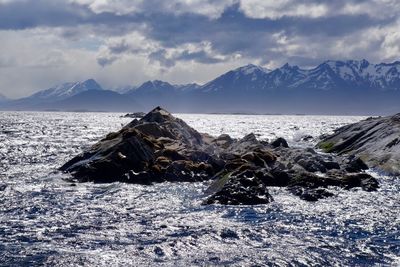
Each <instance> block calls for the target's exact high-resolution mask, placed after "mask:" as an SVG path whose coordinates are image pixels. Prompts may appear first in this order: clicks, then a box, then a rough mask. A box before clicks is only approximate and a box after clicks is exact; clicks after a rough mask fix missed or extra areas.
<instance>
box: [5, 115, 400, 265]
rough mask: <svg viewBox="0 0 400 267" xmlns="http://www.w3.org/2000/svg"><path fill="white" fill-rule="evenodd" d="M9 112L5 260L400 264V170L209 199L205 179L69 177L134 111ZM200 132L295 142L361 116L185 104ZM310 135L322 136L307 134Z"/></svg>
mask: <svg viewBox="0 0 400 267" xmlns="http://www.w3.org/2000/svg"><path fill="white" fill-rule="evenodd" d="M120 115H121V114H116V113H50V112H48V113H40V112H2V113H0V266H36V265H45V266H46V265H47V266H77V265H78V266H79V265H81V266H129V265H133V266H192V265H201V266H204V265H207V266H209V265H233V266H254V265H256V266H257V265H272V266H287V265H296V266H297V265H298V266H309V265H319V266H331V265H335V266H342V265H352V266H357V265H358V266H365V265H385V266H399V265H400V216H399V214H400V179H399V178H398V177H397V178H396V177H386V176H382V175H379V174H377V173H373V172H371V174H373V175H374V176H376V177H377V178H378V180H379V182H380V185H381V186H380V189H379V190H378V191H377V192H364V191H362V190H359V189H353V190H350V191H346V190H342V189H338V188H329V190H330V191H331V192H333V193H334V196H333V197H331V198H327V199H323V200H320V201H318V202H315V203H310V202H306V201H303V200H300V199H299V198H298V197H295V196H293V195H291V194H290V193H288V192H287V190H286V189H284V188H270V192H271V194H272V195H273V197H274V199H275V201H274V202H273V203H271V204H268V205H258V206H219V205H216V206H202V205H201V202H202V200H203V199H204V198H205V196H204V193H203V192H204V190H205V188H207V185H208V183H195V184H191V183H163V184H157V185H153V186H141V185H131V184H122V183H112V184H93V183H82V184H71V183H70V182H67V181H66V180H64V178H67V175H65V174H61V173H59V172H57V168H58V167H59V166H61V165H62V164H63V163H65V162H66V161H67V160H68V159H70V158H71V157H73V156H74V155H76V154H78V153H79V152H81V151H82V150H83V149H85V148H87V147H89V146H90V145H92V144H94V143H95V142H96V141H97V140H99V139H100V138H101V137H103V136H104V135H106V134H107V133H108V132H110V131H116V130H118V129H119V128H120V127H121V126H122V125H124V124H126V123H128V122H129V121H130V119H126V118H120V117H119V116H120ZM177 116H178V117H180V118H182V119H184V120H185V121H186V122H187V123H188V124H190V125H191V126H193V127H194V128H196V129H197V130H199V131H201V132H208V133H210V134H212V135H219V134H221V133H228V134H231V135H232V136H233V137H241V136H244V135H245V134H247V133H250V132H254V133H255V134H256V135H257V136H258V137H259V138H260V139H269V140H271V139H273V138H275V137H277V136H282V137H284V138H286V139H288V141H289V144H290V145H292V146H313V145H314V144H315V142H316V139H315V137H317V136H318V135H320V134H322V133H329V132H331V131H332V130H333V129H334V128H337V127H339V126H342V125H345V124H347V123H351V122H355V121H358V120H360V119H362V117H348V116H344V117H340V116H261V115H260V116H258V115H252V116H250V115H249V116H247V115H198V114H196V115H194V114H177ZM304 136H313V137H314V139H311V138H309V140H308V141H304V140H302V138H303V137H304Z"/></svg>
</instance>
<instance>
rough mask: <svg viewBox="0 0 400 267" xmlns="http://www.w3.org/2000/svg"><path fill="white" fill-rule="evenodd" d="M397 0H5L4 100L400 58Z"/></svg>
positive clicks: (0, 11)
mask: <svg viewBox="0 0 400 267" xmlns="http://www.w3.org/2000/svg"><path fill="white" fill-rule="evenodd" d="M399 14H400V1H398V0H335V1H330V0H329V1H322V0H218V1H217V0H0V93H1V94H3V95H6V96H8V97H10V98H18V97H22V96H26V95H29V94H31V93H33V92H35V91H38V90H41V89H45V88H49V87H51V86H53V85H55V84H59V83H64V82H69V81H80V80H86V79H89V78H94V79H96V80H97V81H98V82H99V83H100V84H101V85H102V86H103V87H105V88H116V87H119V86H125V85H139V84H141V83H142V82H145V81H147V80H154V79H160V80H164V81H168V82H171V83H176V84H183V83H192V82H197V83H200V84H201V83H204V82H206V81H209V80H211V79H213V78H215V77H217V76H218V75H220V74H222V73H224V72H226V71H228V70H231V69H233V68H237V67H240V66H243V65H246V64H249V63H252V64H257V65H261V66H263V67H266V68H270V69H273V68H276V67H280V66H282V65H284V64H285V63H286V62H289V63H290V64H291V65H298V66H300V67H303V68H309V67H313V66H316V65H318V64H320V63H321V62H323V61H325V60H328V59H332V60H347V59H364V58H365V59H367V60H369V61H370V62H373V63H380V62H393V61H396V60H399V56H400V15H399Z"/></svg>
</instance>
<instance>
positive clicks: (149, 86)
mask: <svg viewBox="0 0 400 267" xmlns="http://www.w3.org/2000/svg"><path fill="white" fill-rule="evenodd" d="M175 90H176V88H175V86H173V85H172V84H170V83H167V82H163V81H159V80H154V81H147V82H145V83H143V84H142V85H141V86H139V87H137V88H134V89H132V90H130V91H128V92H126V93H125V94H126V95H132V96H141V95H158V94H161V95H169V94H173V93H174V92H175Z"/></svg>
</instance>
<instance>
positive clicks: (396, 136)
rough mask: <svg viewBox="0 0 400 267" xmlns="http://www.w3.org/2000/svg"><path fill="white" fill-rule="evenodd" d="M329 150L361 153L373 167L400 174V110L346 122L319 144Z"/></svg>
mask: <svg viewBox="0 0 400 267" xmlns="http://www.w3.org/2000/svg"><path fill="white" fill-rule="evenodd" d="M317 147H318V148H321V149H322V150H324V151H325V152H327V153H334V154H337V155H341V156H357V157H359V158H361V159H362V160H363V161H364V162H365V163H366V164H367V165H368V167H370V168H373V169H376V170H378V171H380V172H383V173H385V174H388V175H391V176H399V175H400V113H399V114H396V115H394V116H387V117H375V118H373V117H370V118H368V119H366V120H363V121H360V122H357V123H354V124H350V125H346V126H344V127H341V128H339V129H336V130H335V132H334V133H333V134H331V135H326V136H323V137H322V140H321V141H320V142H319V143H318V144H317Z"/></svg>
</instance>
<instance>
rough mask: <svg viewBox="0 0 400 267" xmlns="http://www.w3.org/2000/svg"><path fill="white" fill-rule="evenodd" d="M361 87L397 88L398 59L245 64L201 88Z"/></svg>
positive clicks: (399, 79) (398, 80) (205, 89)
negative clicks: (304, 66)
mask: <svg viewBox="0 0 400 267" xmlns="http://www.w3.org/2000/svg"><path fill="white" fill-rule="evenodd" d="M346 88H364V89H377V90H400V61H397V62H394V63H391V64H385V63H381V64H375V65H374V64H370V63H369V62H368V61H367V60H365V59H364V60H360V61H357V60H348V61H326V62H324V63H322V64H320V65H318V66H317V67H315V68H312V69H301V68H299V67H298V66H291V65H289V64H285V65H284V66H282V67H280V68H277V69H275V70H272V71H270V70H266V69H264V68H262V67H258V66H254V65H247V66H244V67H241V68H238V69H236V70H233V71H229V72H227V73H225V74H223V75H221V76H220V77H218V78H216V79H215V80H213V81H211V82H209V83H207V84H205V85H204V86H202V88H200V90H202V91H203V92H213V91H214V92H215V91H221V90H226V91H231V92H232V91H235V90H239V91H241V92H246V91H249V90H255V91H258V92H259V91H265V90H277V89H279V90H285V89H317V90H339V89H346Z"/></svg>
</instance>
